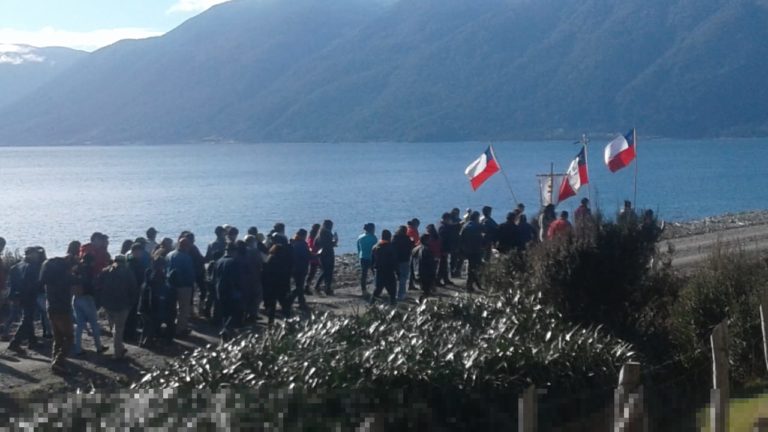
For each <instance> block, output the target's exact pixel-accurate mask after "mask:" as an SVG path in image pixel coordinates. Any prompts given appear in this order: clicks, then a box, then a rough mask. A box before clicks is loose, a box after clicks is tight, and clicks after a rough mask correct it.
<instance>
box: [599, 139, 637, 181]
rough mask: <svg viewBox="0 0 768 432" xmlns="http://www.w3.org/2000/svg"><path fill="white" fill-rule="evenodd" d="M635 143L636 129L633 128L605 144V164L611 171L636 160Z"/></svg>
mask: <svg viewBox="0 0 768 432" xmlns="http://www.w3.org/2000/svg"><path fill="white" fill-rule="evenodd" d="M635 144H637V143H636V142H635V130H634V129H632V130H630V131H629V132H628V133H627V134H626V135H619V136H617V137H616V138H614V139H613V141H611V142H609V143H608V145H607V146H605V164H606V165H607V166H608V169H609V170H611V172H616V171H618V170H620V169H622V168H624V167H625V166H627V165H629V164H630V163H632V161H633V160H635V157H636V156H637V153H636V151H635Z"/></svg>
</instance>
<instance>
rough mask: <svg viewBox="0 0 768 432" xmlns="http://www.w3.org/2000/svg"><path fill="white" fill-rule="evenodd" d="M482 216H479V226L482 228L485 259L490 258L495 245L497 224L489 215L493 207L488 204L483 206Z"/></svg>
mask: <svg viewBox="0 0 768 432" xmlns="http://www.w3.org/2000/svg"><path fill="white" fill-rule="evenodd" d="M482 211H483V216H482V217H481V218H480V226H482V228H483V242H484V243H485V257H484V258H485V260H486V261H488V260H490V259H491V250H492V249H493V248H494V247H495V246H496V238H497V236H498V233H497V231H498V229H499V224H497V223H496V221H495V220H494V219H493V217H492V216H491V213H492V212H493V208H492V207H490V206H484V207H483V210H482Z"/></svg>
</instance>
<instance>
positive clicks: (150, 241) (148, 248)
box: [144, 227, 157, 256]
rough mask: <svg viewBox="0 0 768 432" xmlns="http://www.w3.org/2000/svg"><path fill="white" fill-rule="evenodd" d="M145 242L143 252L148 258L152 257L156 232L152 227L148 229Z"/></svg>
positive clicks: (155, 243)
mask: <svg viewBox="0 0 768 432" xmlns="http://www.w3.org/2000/svg"><path fill="white" fill-rule="evenodd" d="M146 234H147V241H146V243H145V244H144V251H145V252H147V255H148V256H152V253H153V252H154V251H155V248H157V241H156V240H155V239H157V230H156V229H155V228H154V227H150V228H149V229H148V230H147V232H146Z"/></svg>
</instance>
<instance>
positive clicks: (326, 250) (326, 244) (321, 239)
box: [315, 228, 336, 261]
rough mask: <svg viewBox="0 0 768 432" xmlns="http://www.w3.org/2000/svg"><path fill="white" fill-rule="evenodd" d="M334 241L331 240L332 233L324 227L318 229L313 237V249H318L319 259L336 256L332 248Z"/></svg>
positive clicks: (334, 245) (326, 259)
mask: <svg viewBox="0 0 768 432" xmlns="http://www.w3.org/2000/svg"><path fill="white" fill-rule="evenodd" d="M335 247H336V242H335V241H333V233H332V232H331V231H330V230H327V229H325V228H320V231H319V232H318V233H317V237H315V249H316V250H318V251H320V259H321V260H323V261H328V260H329V259H330V260H333V259H334V257H335V256H336V255H335V253H334V250H333V249H334V248H335Z"/></svg>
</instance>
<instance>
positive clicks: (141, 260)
mask: <svg viewBox="0 0 768 432" xmlns="http://www.w3.org/2000/svg"><path fill="white" fill-rule="evenodd" d="M145 254H146V250H145V249H144V247H143V246H142V245H141V244H140V243H134V244H132V245H131V247H130V252H129V253H128V255H127V256H126V260H127V261H128V268H130V270H131V273H133V277H134V279H136V286H138V287H142V286H143V285H144V278H145V277H146V274H147V270H148V269H149V266H148V265H147V263H148V261H147V260H146V259H145ZM138 310H139V303H138V297H137V298H136V303H135V304H133V305H132V306H131V310H130V312H128V318H127V319H126V321H125V332H124V334H123V339H124V340H125V341H126V342H130V343H138V342H139V331H138V326H139V315H138Z"/></svg>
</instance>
